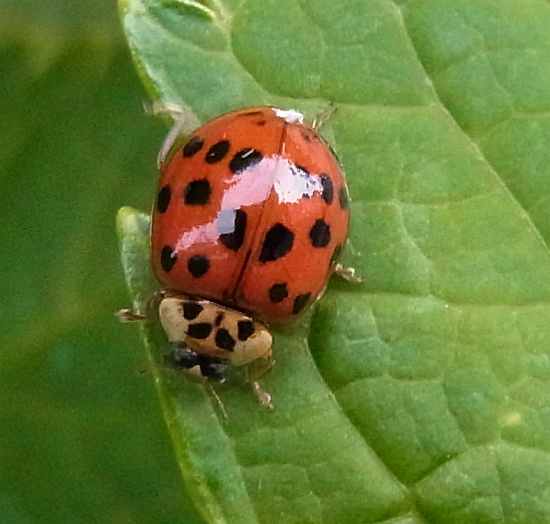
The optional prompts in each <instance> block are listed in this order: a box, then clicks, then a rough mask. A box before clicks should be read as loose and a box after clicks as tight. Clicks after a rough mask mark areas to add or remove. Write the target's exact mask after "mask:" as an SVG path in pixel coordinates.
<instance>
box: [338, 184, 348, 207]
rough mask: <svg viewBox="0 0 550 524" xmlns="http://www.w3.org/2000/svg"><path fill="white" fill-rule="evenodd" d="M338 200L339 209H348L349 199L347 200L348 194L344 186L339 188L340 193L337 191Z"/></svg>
mask: <svg viewBox="0 0 550 524" xmlns="http://www.w3.org/2000/svg"><path fill="white" fill-rule="evenodd" d="M338 200H339V201H340V207H341V208H342V209H347V208H348V204H349V198H348V192H347V190H346V188H345V186H343V187H341V188H340V191H338Z"/></svg>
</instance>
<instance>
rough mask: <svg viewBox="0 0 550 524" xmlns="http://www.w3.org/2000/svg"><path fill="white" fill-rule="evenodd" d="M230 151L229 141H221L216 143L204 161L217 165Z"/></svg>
mask: <svg viewBox="0 0 550 524" xmlns="http://www.w3.org/2000/svg"><path fill="white" fill-rule="evenodd" d="M228 151H229V141H228V140H221V141H220V142H216V143H215V144H214V145H213V146H212V147H211V148H210V149H209V150H208V151H207V152H206V155H204V160H205V161H206V163H207V164H215V163H216V162H219V161H220V160H222V159H223V158H224V157H225V155H227V152H228Z"/></svg>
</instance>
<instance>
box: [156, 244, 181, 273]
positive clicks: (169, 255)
mask: <svg viewBox="0 0 550 524" xmlns="http://www.w3.org/2000/svg"><path fill="white" fill-rule="evenodd" d="M177 261H178V257H177V255H176V254H175V253H174V250H173V249H172V248H171V247H170V246H164V247H163V248H162V250H161V252H160V267H162V269H163V271H166V272H167V273H168V272H169V271H170V270H171V269H172V268H173V267H174V264H175V263H176V262H177Z"/></svg>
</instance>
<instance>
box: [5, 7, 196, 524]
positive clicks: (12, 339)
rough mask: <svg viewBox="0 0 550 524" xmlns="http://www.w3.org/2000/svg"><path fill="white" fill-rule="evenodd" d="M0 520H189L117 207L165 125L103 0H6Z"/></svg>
mask: <svg viewBox="0 0 550 524" xmlns="http://www.w3.org/2000/svg"><path fill="white" fill-rule="evenodd" d="M0 12H1V16H0V64H1V71H2V74H1V76H0V92H1V96H0V115H2V116H1V118H0V121H1V123H0V127H1V129H2V147H0V176H1V179H0V183H1V191H0V224H1V228H0V245H1V246H2V247H1V248H0V268H1V269H0V272H1V277H0V295H1V296H2V300H1V301H0V326H1V330H0V522H2V523H14V524H17V523H32V524H35V523H62V522H67V523H69V522H71V523H75V522H82V523H86V522H105V523H107V522H109V523H122V522H124V523H128V522H167V523H174V522H193V521H197V522H200V521H199V520H194V517H193V514H192V512H191V510H190V511H188V512H187V514H186V510H185V508H186V507H190V506H189V503H188V501H187V500H186V499H185V495H184V491H183V490H182V488H181V476H180V474H179V472H178V469H177V466H176V463H175V461H174V458H173V453H172V445H171V442H170V440H169V438H168V436H167V433H166V429H165V425H164V422H163V421H162V418H161V415H160V413H159V408H158V399H157V395H156V394H155V391H154V388H153V384H152V376H151V373H150V371H149V368H148V364H147V360H146V355H145V353H144V351H143V346H142V344H141V343H140V341H139V339H138V336H137V333H136V331H135V330H133V329H128V328H126V326H121V325H119V324H118V323H117V322H116V321H115V319H114V318H113V311H115V310H116V309H117V308H119V307H121V306H125V305H127V304H128V297H127V292H126V289H125V287H124V281H123V278H122V276H121V271H120V263H119V255H118V248H117V242H116V235H115V231H114V217H115V215H116V212H117V210H118V208H119V207H120V206H121V205H123V204H128V203H133V204H135V205H139V206H141V207H142V208H144V209H147V208H148V207H149V205H150V200H151V194H152V191H153V188H154V186H155V185H156V177H157V174H156V168H155V162H154V160H155V156H156V152H157V148H158V144H159V142H160V140H161V139H162V136H163V134H164V127H163V126H162V125H160V124H159V123H158V122H155V121H154V120H153V119H152V118H150V117H147V116H145V115H144V114H143V112H142V109H141V103H142V100H144V99H146V95H145V94H144V92H143V90H142V89H141V87H140V82H139V80H138V78H137V76H136V74H135V70H134V67H133V65H132V63H131V60H130V56H129V52H128V49H127V45H126V42H125V41H124V38H123V36H122V33H121V30H120V24H119V19H118V13H117V8H116V5H115V3H114V2H112V1H111V0H94V1H93V2H74V1H72V0H45V1H43V2H35V1H25V0H14V1H8V0H2V1H1V2H0Z"/></svg>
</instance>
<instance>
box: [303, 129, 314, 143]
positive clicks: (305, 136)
mask: <svg viewBox="0 0 550 524" xmlns="http://www.w3.org/2000/svg"><path fill="white" fill-rule="evenodd" d="M302 138H303V139H304V140H305V141H306V142H311V140H312V138H311V133H308V132H307V131H302Z"/></svg>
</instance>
